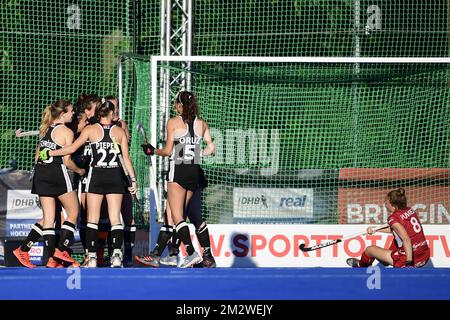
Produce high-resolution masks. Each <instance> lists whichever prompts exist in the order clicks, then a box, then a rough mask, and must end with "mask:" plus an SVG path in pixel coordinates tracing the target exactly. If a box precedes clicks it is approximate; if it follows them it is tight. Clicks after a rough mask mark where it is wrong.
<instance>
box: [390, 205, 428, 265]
mask: <svg viewBox="0 0 450 320" xmlns="http://www.w3.org/2000/svg"><path fill="white" fill-rule="evenodd" d="M396 222H398V223H400V224H401V225H402V226H403V228H405V230H406V232H407V233H408V236H409V238H410V239H411V245H412V249H413V255H414V256H415V255H419V254H421V253H422V252H424V251H425V250H428V244H427V241H426V239H425V235H424V234H423V228H422V224H421V223H420V219H419V217H418V216H417V213H416V212H415V211H414V210H413V209H411V208H406V209H402V210H395V211H394V212H393V213H392V214H391V215H390V216H389V217H388V223H389V225H390V226H391V227H392V225H393V224H394V223H396ZM392 233H393V234H394V239H395V243H396V245H397V248H399V249H400V250H402V251H404V249H403V241H402V239H401V238H400V237H399V236H398V234H396V233H395V231H393V230H392Z"/></svg>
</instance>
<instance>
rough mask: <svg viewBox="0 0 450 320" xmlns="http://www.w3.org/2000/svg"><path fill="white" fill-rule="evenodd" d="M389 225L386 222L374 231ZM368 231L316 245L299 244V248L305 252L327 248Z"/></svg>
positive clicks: (363, 234)
mask: <svg viewBox="0 0 450 320" xmlns="http://www.w3.org/2000/svg"><path fill="white" fill-rule="evenodd" d="M387 227H389V225H388V224H384V225H382V226H380V227H377V228H375V229H374V230H373V231H374V232H375V231H378V230H381V229H384V228H387ZM366 233H367V232H366V231H364V232H358V233H355V234H352V235H349V236H346V237H343V238H339V239H335V240H331V241H328V242H325V243H321V244H318V245H315V246H312V247H306V246H305V244H304V243H302V244H301V245H300V246H299V248H300V250H302V251H303V252H307V251H314V250H317V249H322V248H325V247H328V246H332V245H333V244H336V243H339V242H342V241H344V240H347V239H351V238H355V237H357V236H365V235H366Z"/></svg>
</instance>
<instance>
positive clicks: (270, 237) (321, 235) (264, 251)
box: [182, 224, 450, 268]
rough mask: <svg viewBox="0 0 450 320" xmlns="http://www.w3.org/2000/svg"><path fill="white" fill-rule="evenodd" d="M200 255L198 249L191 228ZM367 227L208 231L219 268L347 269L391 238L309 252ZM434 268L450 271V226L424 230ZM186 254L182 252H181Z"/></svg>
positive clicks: (248, 227)
mask: <svg viewBox="0 0 450 320" xmlns="http://www.w3.org/2000/svg"><path fill="white" fill-rule="evenodd" d="M190 228H191V235H192V238H193V243H194V245H195V246H196V250H199V248H200V247H199V244H198V241H197V239H196V237H195V236H194V234H195V233H194V228H193V226H192V225H190ZM366 228H367V225H305V224H303V225H273V224H272V225H257V224H245V225H244V224H241V225H240V224H216V225H213V224H211V225H208V229H209V233H210V237H211V250H212V253H213V255H214V257H215V259H216V262H217V266H218V267H347V268H348V266H347V264H346V262H345V261H346V259H347V258H349V257H355V258H359V257H360V256H361V254H362V253H363V251H364V250H365V248H366V247H367V246H370V245H377V246H380V247H383V248H388V247H389V245H390V243H391V242H392V240H393V237H392V235H389V234H386V233H379V232H377V233H375V234H373V235H368V236H358V237H355V238H352V239H348V240H345V241H343V242H341V243H338V244H335V245H332V246H329V247H326V248H322V249H319V250H315V251H310V252H302V251H301V250H300V249H299V245H300V244H302V243H305V244H306V246H307V247H309V246H313V245H317V244H320V243H324V242H328V241H330V240H334V239H339V238H342V237H345V236H348V235H352V234H355V233H359V232H364V231H365V230H366ZM423 228H424V233H425V235H426V237H427V240H428V244H429V247H430V251H431V264H428V265H427V266H426V267H428V266H434V267H450V225H442V226H436V225H424V226H423ZM182 251H183V254H185V252H184V248H183V247H182Z"/></svg>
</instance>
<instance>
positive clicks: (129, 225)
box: [99, 95, 136, 267]
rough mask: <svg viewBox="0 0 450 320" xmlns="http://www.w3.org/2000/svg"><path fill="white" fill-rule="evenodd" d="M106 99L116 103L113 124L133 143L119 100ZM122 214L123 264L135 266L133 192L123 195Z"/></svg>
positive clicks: (109, 238) (105, 225)
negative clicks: (121, 113) (120, 110)
mask: <svg viewBox="0 0 450 320" xmlns="http://www.w3.org/2000/svg"><path fill="white" fill-rule="evenodd" d="M105 100H106V101H109V102H111V103H112V104H114V118H113V120H112V121H113V124H115V125H117V126H119V127H121V128H122V129H123V130H124V131H125V134H126V136H127V140H128V145H131V135H130V130H129V129H128V125H127V123H126V122H125V120H123V119H121V118H120V114H119V101H118V100H117V98H116V97H115V96H112V95H109V96H106V97H105ZM120 212H121V214H122V219H123V223H124V231H123V244H124V255H123V266H124V267H132V266H133V246H134V242H135V238H136V225H135V222H134V218H133V201H132V199H131V194H130V193H126V194H124V195H123V199H122V207H121V210H120ZM104 221H106V223H105V224H100V225H99V229H100V228H101V227H103V228H104V227H110V225H109V221H107V219H105V220H104ZM111 247H112V243H111V236H110V234H108V250H109V251H110V255H111V252H112V250H111Z"/></svg>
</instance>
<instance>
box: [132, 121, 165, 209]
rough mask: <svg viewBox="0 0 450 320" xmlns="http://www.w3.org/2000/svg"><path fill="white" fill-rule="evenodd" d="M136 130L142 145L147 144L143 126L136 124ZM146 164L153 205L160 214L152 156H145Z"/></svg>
mask: <svg viewBox="0 0 450 320" xmlns="http://www.w3.org/2000/svg"><path fill="white" fill-rule="evenodd" d="M136 130H137V131H138V132H139V133H140V134H141V135H142V139H143V140H144V144H148V139H147V132H146V131H145V128H144V126H143V125H142V124H141V123H139V122H138V124H137V125H136ZM147 159H148V162H149V164H150V176H151V177H150V184H151V186H152V189H153V192H154V194H155V204H156V210H157V211H158V213H159V214H162V212H161V205H160V203H159V197H158V189H157V187H156V176H155V172H154V171H153V169H152V156H151V155H148V156H147Z"/></svg>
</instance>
